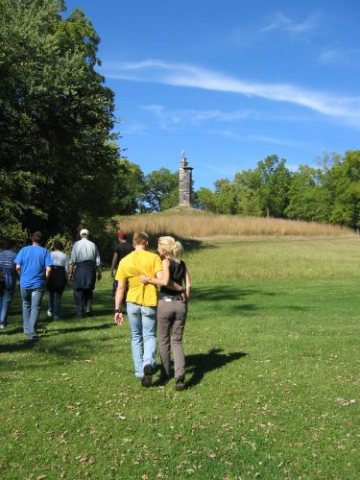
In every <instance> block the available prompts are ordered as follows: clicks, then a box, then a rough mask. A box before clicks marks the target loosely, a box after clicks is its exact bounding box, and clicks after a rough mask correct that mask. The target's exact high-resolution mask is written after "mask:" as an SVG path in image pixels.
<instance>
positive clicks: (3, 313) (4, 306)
mask: <svg viewBox="0 0 360 480" xmlns="http://www.w3.org/2000/svg"><path fill="white" fill-rule="evenodd" d="M13 296H14V290H8V289H7V288H4V291H3V293H2V295H1V296H0V325H4V326H5V325H7V313H8V310H9V307H10V304H11V302H12V299H13Z"/></svg>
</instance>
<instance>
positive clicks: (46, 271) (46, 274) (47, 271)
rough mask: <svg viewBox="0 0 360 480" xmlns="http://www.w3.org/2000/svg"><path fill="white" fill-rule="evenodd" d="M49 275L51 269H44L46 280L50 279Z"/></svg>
mask: <svg viewBox="0 0 360 480" xmlns="http://www.w3.org/2000/svg"><path fill="white" fill-rule="evenodd" d="M50 273H51V267H46V269H45V277H46V279H48V278H49V277H50Z"/></svg>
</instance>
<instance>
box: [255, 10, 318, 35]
mask: <svg viewBox="0 0 360 480" xmlns="http://www.w3.org/2000/svg"><path fill="white" fill-rule="evenodd" d="M318 26H319V18H318V15H317V14H315V13H312V14H310V15H309V16H308V17H306V18H305V20H302V21H295V20H293V19H291V18H290V17H288V16H287V15H284V14H283V13H281V12H279V13H276V14H275V15H274V17H273V18H272V20H271V21H270V23H268V25H266V26H265V27H263V28H262V31H263V32H273V31H275V30H281V31H285V32H289V33H294V34H302V33H309V32H311V31H315V30H316V29H317V28H318Z"/></svg>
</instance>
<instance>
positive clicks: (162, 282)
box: [140, 258, 183, 292]
mask: <svg viewBox="0 0 360 480" xmlns="http://www.w3.org/2000/svg"><path fill="white" fill-rule="evenodd" d="M162 267H163V269H162V271H160V272H157V273H156V275H155V278H154V277H153V278H150V277H147V276H146V275H140V281H141V282H142V283H151V284H152V285H159V286H163V287H169V288H170V289H171V290H174V291H175V292H182V291H183V287H182V286H181V285H180V284H178V283H176V282H174V281H173V280H171V279H170V262H169V260H168V259H167V258H165V259H164V260H163V261H162Z"/></svg>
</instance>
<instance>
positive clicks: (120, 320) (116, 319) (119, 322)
mask: <svg viewBox="0 0 360 480" xmlns="http://www.w3.org/2000/svg"><path fill="white" fill-rule="evenodd" d="M114 322H115V323H116V325H119V327H121V325H122V324H123V323H124V317H123V314H122V313H121V312H115V314H114Z"/></svg>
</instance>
